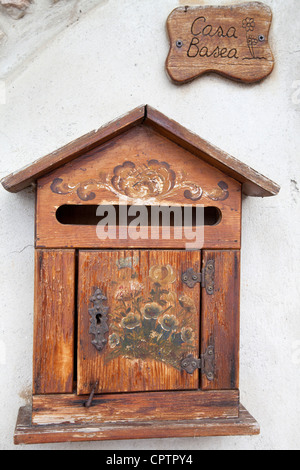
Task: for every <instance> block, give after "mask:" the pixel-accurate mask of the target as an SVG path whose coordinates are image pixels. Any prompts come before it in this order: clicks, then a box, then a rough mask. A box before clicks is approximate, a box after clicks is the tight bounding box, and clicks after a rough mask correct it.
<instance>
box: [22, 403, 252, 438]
mask: <svg viewBox="0 0 300 470" xmlns="http://www.w3.org/2000/svg"><path fill="white" fill-rule="evenodd" d="M31 417H32V408H31V406H25V407H22V408H20V410H19V415H18V420H17V425H16V429H15V435H14V442H15V444H47V443H59V442H84V441H103V440H121V439H151V438H170V437H204V436H249V435H257V434H259V432H260V429H259V425H258V423H257V422H256V421H255V419H254V418H253V417H252V416H251V415H250V414H249V413H248V411H247V410H246V409H245V408H244V407H243V406H242V405H240V408H239V417H238V418H218V419H211V418H210V419H198V420H186V421H152V422H149V421H147V422H141V421H140V422H136V423H135V422H132V421H130V422H124V421H123V422H119V423H105V424H99V423H91V422H89V423H88V424H80V425H78V424H56V425H32V421H31Z"/></svg>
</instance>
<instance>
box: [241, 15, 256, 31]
mask: <svg viewBox="0 0 300 470" xmlns="http://www.w3.org/2000/svg"><path fill="white" fill-rule="evenodd" d="M243 28H244V29H245V30H246V31H247V32H249V31H254V29H255V21H254V18H245V19H244V20H243Z"/></svg>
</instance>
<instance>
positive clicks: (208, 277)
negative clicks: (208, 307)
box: [181, 259, 215, 295]
mask: <svg viewBox="0 0 300 470" xmlns="http://www.w3.org/2000/svg"><path fill="white" fill-rule="evenodd" d="M181 280H182V282H183V283H184V284H186V285H187V286H188V287H189V288H190V289H192V288H193V287H195V285H196V284H198V283H200V284H201V285H202V287H204V288H205V289H206V292H207V294H208V295H212V294H213V293H214V285H215V282H214V281H215V260H213V259H210V260H209V261H208V262H207V263H206V266H205V268H204V269H203V271H202V272H201V273H196V272H195V271H194V270H193V268H189V269H187V270H186V271H185V272H184V273H182V275H181Z"/></svg>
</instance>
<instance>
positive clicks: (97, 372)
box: [77, 250, 201, 395]
mask: <svg viewBox="0 0 300 470" xmlns="http://www.w3.org/2000/svg"><path fill="white" fill-rule="evenodd" d="M200 265H201V260H200V252H199V251H198V252H197V251H194V252H186V251H158V250H157V251H156V250H153V251H147V250H145V251H80V252H79V287H78V314H79V321H78V323H79V328H78V382H77V393H78V394H79V395H82V394H89V393H90V392H91V390H92V388H93V386H94V384H95V383H96V382H97V381H98V387H97V389H96V393H113V392H132V391H154V390H172V389H177V390H185V389H197V388H198V381H199V373H198V371H195V373H194V374H193V375H189V374H187V373H186V372H184V371H182V370H181V368H180V361H181V360H182V359H183V358H184V357H186V355H188V354H190V353H191V354H195V355H197V356H198V354H199V328H200V286H199V285H197V286H196V287H195V288H194V289H193V290H190V289H189V288H188V287H187V286H185V285H184V284H183V283H182V281H181V274H182V272H183V271H185V270H186V269H187V268H189V267H192V268H194V270H195V271H197V272H198V271H199V270H200ZM96 289H101V290H102V292H103V293H104V294H105V296H106V297H107V302H105V305H107V306H109V309H110V311H109V314H108V328H109V332H108V333H106V341H107V344H106V345H105V347H104V349H103V350H102V351H98V350H97V349H96V347H95V346H94V345H93V344H92V340H93V339H94V337H93V335H92V334H89V328H90V318H91V316H90V314H89V309H90V308H91V307H92V304H91V302H90V298H91V296H92V295H93V294H94V292H95V290H96Z"/></svg>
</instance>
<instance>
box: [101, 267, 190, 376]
mask: <svg viewBox="0 0 300 470" xmlns="http://www.w3.org/2000/svg"><path fill="white" fill-rule="evenodd" d="M176 278H177V273H176V272H175V270H174V269H173V267H172V266H171V265H162V266H161V265H154V266H151V267H150V269H149V279H150V281H151V286H150V292H149V293H147V292H146V291H147V289H146V287H145V285H143V284H142V283H141V282H139V281H138V280H137V279H136V278H135V277H134V279H132V280H130V281H127V282H123V283H121V284H119V285H118V286H117V288H116V290H115V293H114V301H115V303H114V307H113V309H112V311H111V312H110V314H109V316H110V319H109V323H110V332H111V334H110V336H109V338H108V346H109V348H108V354H107V356H106V360H107V361H110V360H112V359H114V358H116V357H120V356H122V357H126V358H128V359H137V358H138V359H142V360H146V359H153V360H156V361H160V362H163V363H165V364H168V365H170V366H172V367H174V368H176V369H178V370H180V361H181V360H182V358H183V357H185V356H186V355H187V354H190V353H191V352H193V351H194V348H195V329H196V328H195V321H196V318H197V316H196V315H195V314H196V313H197V310H196V306H195V303H194V301H193V299H192V298H190V297H189V296H188V295H180V296H178V295H177V293H176V292H175V291H174V290H172V285H173V284H174V282H175V281H176Z"/></svg>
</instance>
